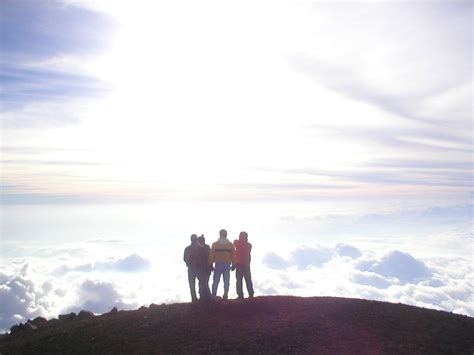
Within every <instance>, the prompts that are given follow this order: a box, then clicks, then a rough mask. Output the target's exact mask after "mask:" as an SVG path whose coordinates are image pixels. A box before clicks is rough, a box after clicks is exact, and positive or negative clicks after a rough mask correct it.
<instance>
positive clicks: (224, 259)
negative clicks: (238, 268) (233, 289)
mask: <svg viewBox="0 0 474 355" xmlns="http://www.w3.org/2000/svg"><path fill="white" fill-rule="evenodd" d="M234 254H235V248H234V245H233V244H232V243H231V242H230V241H229V240H228V239H227V231H226V230H225V229H221V230H220V232H219V239H218V240H217V242H215V243H213V244H212V247H211V252H210V253H209V264H210V265H211V267H212V266H213V265H214V276H213V280H212V297H216V295H217V287H218V286H219V281H220V279H221V275H222V277H223V279H224V296H223V299H225V300H226V299H227V297H228V295H229V281H230V269H231V268H232V270H234V269H235V268H234Z"/></svg>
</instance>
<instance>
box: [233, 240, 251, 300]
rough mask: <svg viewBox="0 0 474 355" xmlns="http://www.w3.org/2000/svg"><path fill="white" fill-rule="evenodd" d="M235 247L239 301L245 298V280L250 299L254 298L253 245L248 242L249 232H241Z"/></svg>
mask: <svg viewBox="0 0 474 355" xmlns="http://www.w3.org/2000/svg"><path fill="white" fill-rule="evenodd" d="M234 246H235V268H236V275H235V277H236V279H237V285H236V289H237V296H238V297H239V299H243V298H244V293H243V290H242V279H245V285H246V286H247V291H248V293H249V297H250V298H252V297H253V283H252V275H251V273H250V259H251V257H250V253H251V251H252V244H250V243H249V242H248V234H247V232H240V235H239V240H234Z"/></svg>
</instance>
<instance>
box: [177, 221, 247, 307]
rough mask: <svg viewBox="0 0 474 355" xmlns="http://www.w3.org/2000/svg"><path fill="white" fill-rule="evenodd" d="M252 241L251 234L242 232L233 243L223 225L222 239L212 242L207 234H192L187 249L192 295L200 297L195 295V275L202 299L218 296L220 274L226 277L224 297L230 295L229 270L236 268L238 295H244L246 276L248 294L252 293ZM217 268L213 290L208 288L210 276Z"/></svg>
mask: <svg viewBox="0 0 474 355" xmlns="http://www.w3.org/2000/svg"><path fill="white" fill-rule="evenodd" d="M251 251H252V244H250V243H249V242H248V234H247V233H246V232H240V235H239V239H238V240H235V241H234V243H231V242H230V241H229V240H228V239H227V231H226V230H225V229H221V230H220V232H219V239H218V240H217V241H216V242H215V243H213V244H212V247H209V245H207V244H206V240H205V238H204V235H201V236H200V237H199V238H198V236H197V235H196V234H193V235H191V245H189V246H188V247H186V249H184V262H185V263H186V266H187V267H188V281H189V288H190V290H191V299H192V301H193V303H194V302H197V301H198V298H197V295H196V279H197V280H198V285H199V295H200V300H201V301H209V300H212V299H216V296H217V287H218V286H219V282H220V279H221V276H222V277H223V279H224V296H223V297H222V298H223V299H224V300H226V299H227V298H228V295H229V281H230V271H231V270H232V271H234V270H236V278H237V285H236V288H237V295H238V298H239V299H243V298H244V294H243V291H242V279H245V283H246V285H247V291H248V294H249V297H250V298H252V297H253V293H254V292H253V285H252V276H251V274H250V252H251ZM212 271H214V276H213V280H212V293H211V290H210V289H209V278H210V276H211V272H212Z"/></svg>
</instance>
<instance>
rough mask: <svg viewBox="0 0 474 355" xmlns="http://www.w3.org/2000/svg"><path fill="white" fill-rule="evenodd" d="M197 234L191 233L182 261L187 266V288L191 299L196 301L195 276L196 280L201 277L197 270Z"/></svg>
mask: <svg viewBox="0 0 474 355" xmlns="http://www.w3.org/2000/svg"><path fill="white" fill-rule="evenodd" d="M197 239H198V238H197V235H196V234H193V235H191V245H189V246H187V247H186V248H185V249H184V256H183V259H184V262H185V263H186V266H187V267H188V282H189V289H190V291H191V300H192V301H193V302H197V300H198V298H197V296H196V278H197V279H198V280H200V279H202V277H201V275H200V270H199V249H198V248H199V246H198V244H197V241H198V240H197Z"/></svg>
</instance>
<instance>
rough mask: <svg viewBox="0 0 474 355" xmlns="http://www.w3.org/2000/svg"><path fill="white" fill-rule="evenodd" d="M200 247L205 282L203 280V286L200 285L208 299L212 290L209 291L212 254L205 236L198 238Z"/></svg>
mask: <svg viewBox="0 0 474 355" xmlns="http://www.w3.org/2000/svg"><path fill="white" fill-rule="evenodd" d="M198 245H199V246H200V247H201V248H202V249H201V252H200V253H199V254H200V255H201V262H200V265H202V269H203V270H202V275H203V280H202V284H200V290H201V287H202V290H203V291H204V296H205V297H206V298H210V296H211V290H210V289H209V278H210V276H211V271H212V268H211V266H210V265H209V253H210V252H211V248H210V247H209V245H207V244H206V238H204V235H201V236H200V237H199V238H198ZM202 296H203V295H201V298H202Z"/></svg>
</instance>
